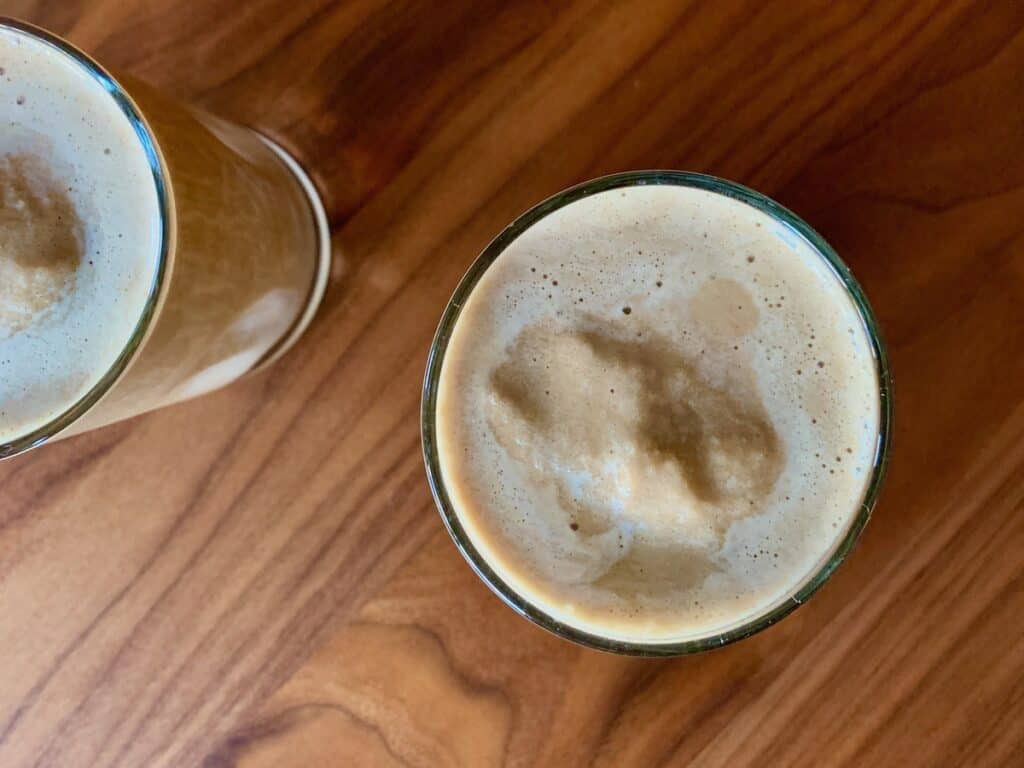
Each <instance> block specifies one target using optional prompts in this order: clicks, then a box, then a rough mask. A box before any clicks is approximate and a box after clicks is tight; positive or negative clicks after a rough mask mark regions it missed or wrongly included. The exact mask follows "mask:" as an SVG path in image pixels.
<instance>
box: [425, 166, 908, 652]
mask: <svg viewBox="0 0 1024 768" xmlns="http://www.w3.org/2000/svg"><path fill="white" fill-rule="evenodd" d="M637 185H641V186H642V185H675V186H682V187H692V188H695V189H702V190H707V191H709V192H715V193H718V194H722V195H725V196H728V197H731V198H734V199H736V200H739V201H741V202H743V203H746V204H748V205H750V206H752V207H754V208H756V209H757V210H759V211H761V212H762V213H765V214H767V215H768V216H771V217H772V218H773V219H775V220H776V221H778V222H779V223H780V224H781V225H782V226H783V227H785V228H786V229H787V230H789V231H791V232H793V233H794V234H795V235H796V236H798V237H800V238H802V239H804V240H806V241H807V242H808V243H809V244H810V245H812V246H813V248H814V250H815V251H817V253H818V255H820V257H821V259H822V260H823V262H824V263H825V264H827V265H828V267H829V269H830V270H831V271H832V272H833V273H834V274H835V276H836V278H837V279H838V281H839V282H840V284H841V285H842V286H843V288H844V289H845V291H846V293H847V295H848V297H849V299H850V301H851V302H852V304H853V306H854V307H855V309H856V311H857V313H858V314H859V315H860V320H861V322H862V324H863V326H864V329H865V330H866V332H867V337H868V341H869V344H870V350H871V353H872V356H873V358H874V366H875V374H876V376H877V380H878V394H879V408H878V412H879V423H878V431H877V442H876V445H875V451H874V457H873V461H872V465H871V467H870V477H869V479H868V482H867V487H866V489H865V492H864V496H863V498H862V499H861V501H860V504H859V506H858V508H857V509H856V511H855V514H854V515H853V516H852V520H851V522H850V524H849V527H848V528H847V530H846V532H845V534H844V535H843V536H842V537H840V539H839V540H838V542H837V543H836V544H835V546H834V548H833V549H832V550H831V551H830V552H827V553H824V556H823V558H822V559H821V561H820V564H819V565H818V567H817V568H816V569H815V570H814V571H813V572H812V573H811V574H810V575H809V576H808V577H807V578H806V579H805V580H804V582H803V583H802V584H800V585H799V586H798V587H797V588H796V589H795V590H794V591H793V592H792V593H791V594H789V595H787V596H786V597H785V599H782V600H780V601H778V602H777V603H776V604H774V605H771V606H770V607H768V608H767V609H766V610H764V611H762V612H761V613H760V614H758V615H755V616H752V617H749V618H746V619H744V620H742V621H741V622H739V623H738V624H735V625H731V626H728V627H726V628H724V629H722V630H721V631H719V632H716V633H714V634H711V635H708V636H703V637H697V638H694V639H686V640H681V641H678V642H676V641H670V642H637V641H624V640H618V639H615V638H611V637H604V636H601V635H597V634H592V633H589V632H586V631H584V630H582V629H578V628H575V627H572V626H568V625H567V624H564V623H562V622H560V621H559V620H558V619H556V618H555V617H553V616H551V615H550V614H549V613H547V612H545V610H544V609H542V608H541V607H540V606H538V605H537V604H535V603H534V602H532V601H531V600H530V599H529V598H528V597H527V596H526V595H524V594H522V593H521V592H519V591H517V590H516V589H515V588H513V587H512V586H511V585H510V584H509V583H508V582H507V581H506V580H504V579H503V578H502V577H501V576H500V575H499V574H498V573H497V571H496V570H495V569H494V568H493V567H492V566H491V564H490V563H489V562H488V561H487V558H486V557H484V555H483V554H482V553H481V551H480V549H479V548H477V546H475V545H474V543H473V539H472V537H471V536H470V535H469V533H468V531H467V529H466V526H465V525H463V522H462V520H461V519H460V517H459V514H458V511H457V510H456V508H455V505H454V504H453V502H452V499H451V496H450V495H449V491H448V487H447V484H446V481H445V476H444V472H443V471H442V466H441V457H440V453H439V451H438V445H437V433H438V427H437V399H438V388H439V385H440V380H441V369H442V367H443V365H444V358H445V353H446V351H447V350H448V346H449V342H450V340H451V337H452V333H453V332H454V330H455V326H456V324H457V323H458V321H459V315H460V314H461V312H462V308H463V307H464V306H465V305H466V303H467V301H468V300H469V296H470V294H471V293H472V292H473V289H474V288H475V287H476V286H477V284H478V283H479V282H480V280H481V278H482V277H483V275H484V273H485V272H486V271H487V269H488V268H489V267H490V266H491V265H492V264H493V263H494V262H495V260H496V259H497V258H498V257H499V256H501V254H502V253H503V252H504V250H505V249H506V248H507V247H508V246H509V245H511V244H512V242H513V241H515V240H516V238H518V237H519V236H520V235H521V234H523V232H525V231H526V230H527V229H529V228H530V227H532V226H533V225H535V224H536V223H537V222H539V221H540V220H541V219H543V218H545V217H546V216H548V215H550V214H552V213H554V212H555V211H558V210H559V209H561V208H563V207H565V206H567V205H570V204H571V203H574V202H576V201H578V200H580V199H581V198H584V197H587V196H589V195H593V194H597V193H599V192H604V191H607V190H610V189H623V188H627V187H632V186H637ZM891 424H892V379H891V375H890V372H889V363H888V358H887V356H886V352H885V345H884V344H883V342H882V336H881V331H880V329H879V326H878V322H877V321H876V319H875V316H874V314H873V313H872V311H871V307H870V306H869V305H868V301H867V298H866V296H865V295H864V292H863V291H862V290H861V288H860V286H859V285H858V284H857V281H856V280H855V279H854V277H853V275H852V274H851V273H850V270H849V268H848V267H847V266H846V264H844V263H843V261H842V260H841V259H840V258H839V256H838V255H837V254H836V252H835V251H834V250H833V249H832V248H831V246H829V244H828V243H827V242H826V241H825V240H824V238H822V237H821V235H819V234H818V233H817V232H815V231H814V230H813V229H812V228H811V227H810V226H809V225H808V224H807V223H806V222H804V221H803V220H802V219H800V218H799V217H798V216H797V215H796V214H794V213H793V212H792V211H789V210H788V209H786V208H783V207H782V206H781V205H779V204H778V203H776V202H775V201H774V200H771V199H770V198H768V197H765V196H764V195H762V194H760V193H758V192H755V191H754V190H751V189H748V188H746V187H743V186H741V185H739V184H735V183H733V182H729V181H726V180H724V179H719V178H716V177H714V176H706V175H704V174H698V173H684V172H679V171H634V172H627V173H619V174H614V175H612V176H604V177H602V178H598V179H594V180H592V181H587V182H584V183H582V184H579V185H577V186H575V187H571V188H569V189H566V190H564V191H562V192H560V193H558V194H556V195H554V196H553V197H550V198H548V199H547V200H545V201H543V202H542V203H539V204H538V205H536V206H534V207H533V208H531V209H530V210H529V211H527V212H526V213H524V214H522V215H521V216H520V217H519V218H517V219H516V220H515V221H513V222H512V223H511V224H509V225H508V227H506V228H505V230H504V231H503V232H501V234H499V235H498V236H497V237H496V238H495V239H494V240H493V241H492V242H491V243H490V245H488V246H487V248H486V249H484V252H483V253H482V254H481V255H480V256H479V258H477V260H476V261H475V262H474V263H473V265H472V266H471V267H470V268H469V271H468V272H467V273H466V275H465V276H464V277H463V278H462V281H461V282H460V283H459V285H458V287H457V288H456V289H455V293H454V295H453V296H452V298H451V300H450V301H449V302H448V306H447V307H446V308H445V311H444V314H443V315H442V317H441V323H440V325H439V326H438V329H437V333H436V335H435V336H434V341H433V344H432V346H431V348H430V355H429V357H428V360H427V371H426V377H425V380H424V385H423V401H422V407H421V431H422V438H423V456H424V462H425V464H426V470H427V477H428V480H429V482H430V487H431V490H432V492H433V496H434V501H435V503H436V505H437V508H438V510H439V511H440V513H441V518H442V520H443V521H444V524H445V527H447V529H448V532H449V534H451V537H452V539H453V541H454V542H455V545H456V547H458V549H459V551H460V552H461V553H462V555H463V557H464V558H465V559H466V561H467V562H468V563H469V565H470V566H471V567H472V569H473V570H474V571H475V572H476V574H477V575H478V576H479V577H480V578H481V579H482V580H483V581H484V582H485V583H486V584H487V586H489V587H490V588H491V590H492V591H493V592H494V593H495V594H497V595H498V597H500V598H501V599H502V600H503V601H504V602H505V603H506V604H507V605H509V606H510V607H511V608H513V609H514V610H515V611H516V612H517V613H519V614H520V615H522V616H524V617H526V618H527V619H529V620H530V621H532V622H534V623H535V624H537V625H538V626H540V627H542V628H544V629H546V630H548V631H549V632H552V633H554V634H556V635H558V636H560V637H562V638H565V639H567V640H571V641H573V642H576V643H579V644H581V645H585V646H588V647H591V648H597V649H599V650H603V651H611V652H613V653H622V654H628V655H633V656H678V655H683V654H690V653H697V652H700V651H706V650H711V649H714V648H719V647H721V646H723V645H726V644H728V643H732V642H735V641H736V640H740V639H742V638H745V637H748V636H750V635H752V634H754V633H756V632H759V631H761V630H763V629H765V628H766V627H769V626H771V625H772V624H774V623H775V622H777V621H779V620H780V619H782V618H783V617H785V616H787V615H788V614H789V613H790V612H792V611H793V610H794V609H795V608H797V607H798V606H800V605H801V604H803V603H804V602H806V601H807V600H808V599H809V598H810V597H811V595H813V594H814V593H815V592H816V591H817V590H818V589H819V588H820V587H821V586H822V585H823V584H824V583H825V582H826V581H827V580H828V578H829V577H830V576H831V575H832V573H833V572H834V571H835V570H836V568H838V567H839V565H840V563H842V562H843V560H844V559H845V558H846V556H847V555H848V554H849V553H850V551H851V550H852V549H853V547H854V545H855V544H856V543H857V540H858V539H859V538H860V534H861V532H862V531H863V529H864V526H865V525H867V522H868V519H869V518H870V517H871V511H872V509H873V508H874V506H875V502H876V500H877V498H878V493H879V491H880V489H881V487H882V481H883V479H884V477H885V470H886V465H887V461H888V454H889V443H890V434H891Z"/></svg>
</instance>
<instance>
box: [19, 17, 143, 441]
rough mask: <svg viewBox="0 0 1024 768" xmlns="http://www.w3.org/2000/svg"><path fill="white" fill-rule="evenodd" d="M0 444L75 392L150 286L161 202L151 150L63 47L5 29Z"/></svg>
mask: <svg viewBox="0 0 1024 768" xmlns="http://www.w3.org/2000/svg"><path fill="white" fill-rule="evenodd" d="M0 122H2V123H3V130H2V131H0V442H7V441H10V440H13V439H16V438H18V437H20V436H22V435H25V434H28V433H30V432H31V431H33V430H35V429H37V428H38V427H40V426H42V425H44V424H46V423H47V422H48V421H49V420H51V419H52V418H54V417H55V416H57V415H58V414H60V413H61V412H63V411H64V410H66V409H67V408H68V407H70V406H71V405H72V404H73V403H74V402H75V401H77V400H78V399H79V398H81V397H82V396H83V395H84V394H85V393H86V392H87V391H88V390H89V389H90V388H91V387H92V386H93V385H95V383H96V382H97V381H98V380H99V379H100V378H101V377H102V375H103V374H104V373H105V372H106V371H107V370H108V369H109V368H110V367H111V365H112V364H113V362H114V360H115V358H116V357H117V356H118V354H119V353H120V352H121V350H122V349H123V347H124V346H125V344H126V343H127V341H128V339H129V338H130V336H131V334H132V332H133V330H134V329H135V326H136V324H137V323H138V320H139V317H140V315H141V313H142V310H143V307H144V305H145V302H146V298H147V296H148V294H149V291H150V289H151V286H152V283H153V279H154V274H155V269H156V264H157V255H158V253H159V248H160V213H159V207H158V202H157V195H156V188H155V184H154V181H153V176H152V172H151V170H150V166H149V162H148V160H147V157H146V154H145V152H144V150H143V148H142V145H141V143H140V142H139V139H138V138H137V137H136V135H135V133H134V130H133V128H132V125H131V124H130V122H129V121H128V119H127V118H126V117H125V116H124V114H123V113H122V112H121V110H120V109H119V108H118V106H117V104H116V103H115V101H114V99H113V98H112V97H111V96H110V94H109V93H107V91H106V90H105V89H104V88H103V87H102V86H101V85H100V84H99V83H98V82H97V81H96V80H95V79H94V78H93V77H91V76H90V75H89V74H88V73H87V71H86V70H85V68H84V67H82V66H81V65H80V64H78V63H77V62H76V61H75V60H73V59H72V58H71V57H70V56H68V55H66V54H65V53H63V52H61V51H59V50H57V49H56V48H53V47H51V46H49V45H48V44H46V43H44V42H41V41H39V40H36V39H34V38H32V37H30V36H28V35H26V34H24V33H21V32H17V31H14V30H11V29H6V28H0Z"/></svg>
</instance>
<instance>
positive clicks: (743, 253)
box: [437, 186, 879, 642]
mask: <svg viewBox="0 0 1024 768" xmlns="http://www.w3.org/2000/svg"><path fill="white" fill-rule="evenodd" d="M878 420H879V392H878V386H877V377H876V371H875V365H874V359H873V357H872V354H871V349H870V344H869V340H868V337H867V334H866V331H865V330H864V328H863V326H862V323H861V319H860V316H859V314H858V313H857V311H856V309H855V308H854V306H853V305H852V303H851V302H850V300H849V299H848V298H847V296H846V294H845V292H844V290H843V288H842V287H841V285H840V283H839V281H838V279H837V278H836V276H835V275H834V274H833V273H832V272H831V270H830V268H829V267H828V266H827V265H826V264H825V263H824V262H823V260H822V259H821V257H820V256H819V255H818V254H817V252H816V251H814V250H813V249H812V248H811V246H810V245H809V244H808V243H807V242H806V241H804V240H803V239H802V238H801V237H799V236H798V235H796V234H795V233H794V232H792V231H791V230H789V229H788V228H786V227H784V226H783V225H781V224H779V223H777V222H776V221H774V220H773V219H772V218H771V217H769V216H767V215H765V214H763V213H761V212H759V211H757V210H756V209H754V208H752V207H750V206H748V205H746V204H744V203H741V202H738V201H735V200H732V199H730V198H727V197H725V196H722V195H718V194H715V193H710V192H705V191H701V190H695V189H687V188H681V187H672V186H637V187H630V188H628V189H624V190H611V191H607V192H603V193H599V194H595V195H592V196H590V197H588V198H585V199H582V200H580V201H577V202H575V203H572V204H570V205H568V206H566V207H564V208H562V209H560V210H558V211H556V212H555V213H553V214H551V215H549V216H547V217H546V218H544V219H543V220H542V221H540V222H539V223H537V224H535V225H534V226H533V227H531V228H530V229H529V230H527V231H526V232H525V233H523V234H522V235H521V236H520V237H519V238H518V239H517V240H516V241H515V242H513V243H512V244H511V245H510V246H509V247H508V248H507V250H506V251H505V252H504V253H503V254H502V255H501V256H499V257H498V259H497V260H496V261H495V262H494V264H492V265H491V267H490V268H489V269H488V270H487V271H486V273H485V274H484V275H483V277H482V278H481V279H480V282H479V283H478V284H477V286H476V288H475V289H474V291H473V292H472V293H471V295H470V297H469V299H468V301H467V302H466V305H465V306H464V308H463V310H462V314H461V315H460V317H459V320H458V323H457V324H456V327H455V330H454V332H453V334H452V338H451V340H450V344H449V347H448V350H447V352H446V355H445V360H444V365H443V368H442V372H441V379H440V384H439V390H438V404H437V444H438V449H439V454H440V463H441V470H442V475H443V478H444V481H445V484H446V487H447V489H448V492H449V496H450V498H451V500H452V503H453V505H454V507H455V509H456V512H457V514H458V515H459V517H460V520H461V521H462V523H463V525H464V527H465V528H466V530H467V532H468V534H469V536H470V537H471V539H472V541H473V543H474V545H475V546H476V547H477V548H478V549H479V550H480V552H481V554H482V555H483V556H484V557H485V559H486V560H487V561H488V562H489V563H490V564H491V566H492V567H493V568H494V569H495V571H496V572H497V573H498V574H499V575H500V576H501V577H502V579H504V580H505V581H506V582H507V583H509V584H510V585H511V586H512V587H513V588H514V589H515V590H516V591H517V592H519V593H521V594H522V595H524V596H525V597H526V598H527V599H528V600H530V601H531V602H533V603H535V604H537V605H538V606H539V607H541V608H542V609H543V610H545V611H546V612H548V613H549V614H551V615H552V616H553V617H555V618H556V619H558V620H560V621H562V622H565V623H567V624H570V625H573V626H575V627H577V628H581V629H584V630H586V631H589V632H592V633H595V634H599V635H602V636H606V637H611V638H617V639H623V640H635V641H646V642H662V641H664V642H667V641H672V640H681V639H687V638H693V637H700V636H704V635H708V634H713V633H715V632H718V631H721V630H723V629H725V628H727V627H729V626H732V625H736V624H738V623H742V622H743V621H744V620H745V619H747V618H749V617H751V616H752V615H756V614H758V613H761V612H762V611H764V610H766V609H767V608H769V607H771V606H773V605H775V604H778V603H780V602H781V601H783V600H785V599H786V598H787V597H788V595H790V594H792V592H793V591H794V590H795V589H797V588H798V587H799V586H800V585H801V584H802V583H803V582H804V581H806V579H807V578H808V577H809V576H810V575H812V574H813V572H814V571H815V570H817V568H818V567H819V566H820V564H821V563H822V562H823V560H824V559H825V558H827V557H828V556H829V555H830V554H831V552H832V551H833V550H834V548H835V546H836V545H837V544H838V541H839V540H840V539H841V538H842V536H843V534H844V533H845V532H846V530H847V528H848V526H849V525H850V523H851V521H852V519H853V518H854V516H855V514H856V512H857V511H858V509H859V505H860V502H861V500H862V498H863V495H864V492H865V488H866V483H867V480H868V478H869V475H870V468H871V465H872V460H873V456H874V450H875V444H876V440H877V431H878Z"/></svg>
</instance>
